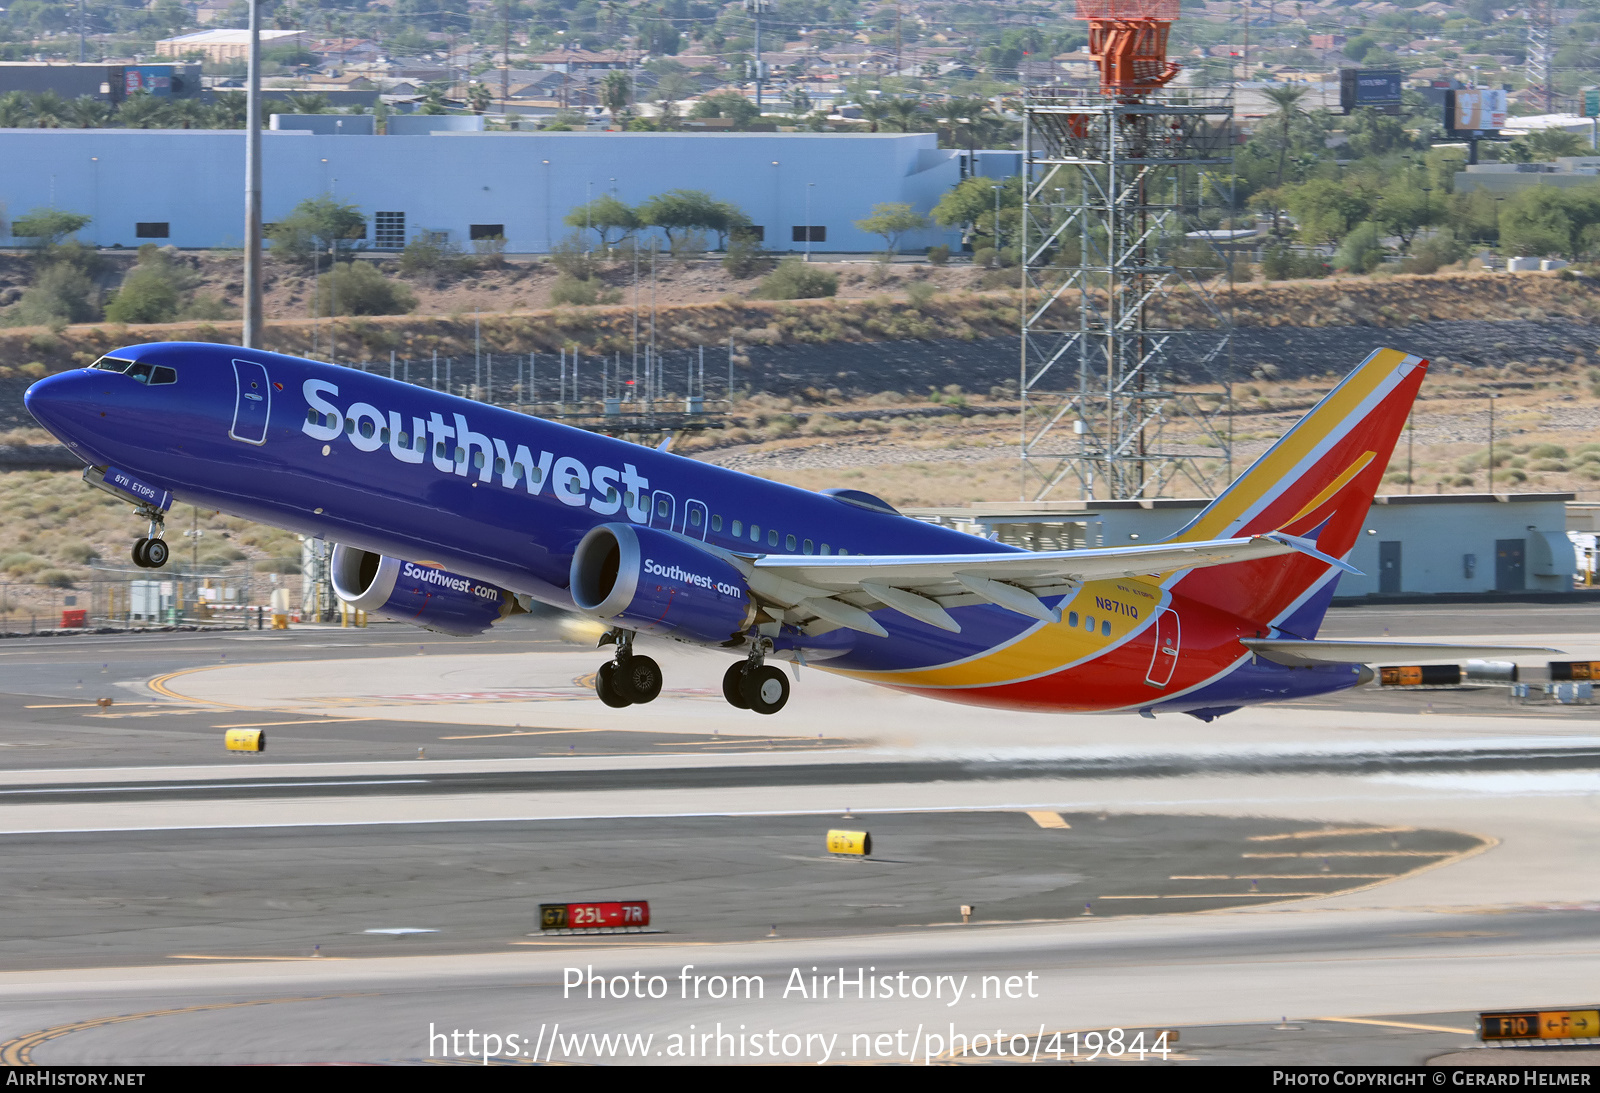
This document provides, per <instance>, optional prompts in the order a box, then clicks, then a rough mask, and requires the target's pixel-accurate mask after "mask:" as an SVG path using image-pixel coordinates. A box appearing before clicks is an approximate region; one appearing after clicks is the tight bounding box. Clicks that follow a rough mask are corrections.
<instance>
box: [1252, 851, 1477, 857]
mask: <svg viewBox="0 0 1600 1093" xmlns="http://www.w3.org/2000/svg"><path fill="white" fill-rule="evenodd" d="M1460 853H1461V851H1459V850H1301V851H1299V852H1296V851H1292V850H1280V851H1274V852H1272V853H1265V852H1260V851H1258V852H1255V853H1250V852H1246V853H1243V854H1240V855H1239V856H1240V857H1241V858H1448V857H1451V856H1452V855H1455V854H1460Z"/></svg>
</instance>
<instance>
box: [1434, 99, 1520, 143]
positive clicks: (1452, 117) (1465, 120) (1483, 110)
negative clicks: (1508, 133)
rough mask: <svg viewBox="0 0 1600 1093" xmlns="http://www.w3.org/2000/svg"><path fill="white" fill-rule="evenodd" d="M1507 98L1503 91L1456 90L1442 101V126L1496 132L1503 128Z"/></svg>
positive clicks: (1468, 131) (1452, 130) (1478, 131)
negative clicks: (1443, 103) (1443, 122)
mask: <svg viewBox="0 0 1600 1093" xmlns="http://www.w3.org/2000/svg"><path fill="white" fill-rule="evenodd" d="M1508 99H1509V95H1508V94H1507V92H1505V91H1498V90H1489V89H1482V90H1460V91H1457V92H1456V93H1455V94H1454V95H1452V96H1450V98H1449V100H1448V101H1446V102H1445V111H1446V113H1445V128H1446V129H1448V130H1450V131H1451V132H1452V133H1479V134H1493V133H1498V132H1499V131H1500V130H1502V129H1504V128H1505V127H1506V107H1507V106H1508V105H1509V102H1508Z"/></svg>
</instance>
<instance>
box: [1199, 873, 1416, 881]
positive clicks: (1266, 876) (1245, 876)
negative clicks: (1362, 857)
mask: <svg viewBox="0 0 1600 1093" xmlns="http://www.w3.org/2000/svg"><path fill="white" fill-rule="evenodd" d="M1399 875H1400V874H1399V873H1193V874H1181V873H1180V874H1178V875H1176V876H1171V877H1168V878H1167V879H1168V880H1381V879H1383V878H1384V877H1398V876H1399Z"/></svg>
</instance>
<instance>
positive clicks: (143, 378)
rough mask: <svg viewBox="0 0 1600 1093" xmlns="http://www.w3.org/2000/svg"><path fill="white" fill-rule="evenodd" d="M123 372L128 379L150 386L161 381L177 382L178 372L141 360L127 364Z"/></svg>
mask: <svg viewBox="0 0 1600 1093" xmlns="http://www.w3.org/2000/svg"><path fill="white" fill-rule="evenodd" d="M102 359H106V358H102ZM123 374H124V375H126V376H127V377H128V378H129V379H134V380H138V381H139V382H140V383H143V384H148V385H149V386H152V387H154V386H155V385H157V384H161V383H177V382H178V372H177V370H176V369H173V368H166V367H164V366H161V365H155V364H146V363H144V362H143V361H138V362H135V363H130V364H128V365H127V367H126V369H124V370H123Z"/></svg>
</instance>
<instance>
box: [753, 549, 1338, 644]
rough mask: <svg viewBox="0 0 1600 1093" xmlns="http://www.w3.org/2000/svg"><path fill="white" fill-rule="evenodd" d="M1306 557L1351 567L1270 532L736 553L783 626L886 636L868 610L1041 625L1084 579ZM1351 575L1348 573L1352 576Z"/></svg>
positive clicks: (951, 626)
mask: <svg viewBox="0 0 1600 1093" xmlns="http://www.w3.org/2000/svg"><path fill="white" fill-rule="evenodd" d="M1292 553H1301V554H1309V555H1311V556H1313V557H1316V558H1317V559H1319V560H1320V561H1323V562H1326V563H1327V564H1329V565H1333V566H1338V567H1340V568H1342V569H1347V570H1348V569H1350V567H1349V566H1348V565H1346V564H1345V563H1344V562H1341V561H1339V560H1338V559H1337V558H1331V557H1329V556H1328V555H1326V554H1323V553H1321V552H1320V551H1318V550H1317V549H1316V547H1315V546H1314V545H1313V544H1311V543H1310V542H1309V541H1307V540H1303V539H1299V538H1297V537H1295V536H1292V535H1284V534H1278V533H1274V534H1268V535H1256V536H1251V537H1248V538H1240V539H1213V540H1210V541H1206V542H1195V543H1157V544H1150V545H1147V546H1126V547H1106V548H1099V549H1094V550H1061V551H1037V552H1025V551H1019V552H1016V553H1011V552H1007V553H1003V554H935V555H867V554H845V555H826V556H818V555H809V554H808V555H792V554H786V555H773V554H769V555H763V556H758V557H747V556H739V555H734V556H733V560H734V562H735V564H737V565H739V567H740V568H741V569H742V570H744V572H745V575H746V578H747V580H748V581H749V584H750V590H751V592H752V593H753V594H754V595H755V597H756V598H757V599H758V600H759V601H761V602H763V603H765V604H768V605H772V606H777V607H780V608H782V609H783V611H784V617H785V621H788V622H792V623H795V624H797V625H801V626H803V627H804V629H805V630H806V632H807V633H812V634H817V633H823V632H825V631H827V630H832V629H835V628H837V627H841V626H843V627H849V628H850V629H852V630H860V631H862V632H863V633H868V634H875V635H877V636H879V637H887V636H888V632H887V631H886V630H884V628H883V626H882V625H880V624H879V623H878V622H877V621H876V620H875V619H873V618H872V617H871V615H870V614H868V612H869V611H874V610H877V609H878V608H880V607H889V608H893V609H894V610H896V611H899V612H900V613H902V614H904V615H908V616H910V617H911V618H914V619H918V620H920V621H922V622H925V623H928V624H929V625H931V626H937V627H939V628H941V629H944V630H949V631H951V632H954V633H959V632H960V630H961V626H960V624H959V623H957V622H956V620H955V619H954V618H953V617H952V616H951V615H950V613H949V611H947V610H946V609H947V608H950V607H964V606H968V605H971V604H978V603H989V604H994V605H996V606H999V607H1003V608H1006V609H1007V610H1010V611H1015V612H1017V613H1018V614H1021V615H1026V616H1028V617H1030V618H1035V619H1039V620H1041V621H1045V622H1059V621H1060V619H1061V612H1060V610H1059V609H1056V608H1052V607H1048V606H1046V605H1045V604H1044V602H1043V600H1042V597H1044V596H1060V595H1066V594H1069V593H1071V592H1073V591H1075V590H1076V588H1077V586H1078V585H1080V584H1082V583H1083V582H1084V581H1094V580H1105V579H1107V578H1115V577H1138V576H1146V575H1151V574H1159V573H1167V572H1171V571H1173V570H1178V569H1197V568H1202V567H1206V566H1216V565H1228V564H1230V563H1233V562H1245V561H1251V560H1253V559H1256V558H1271V557H1274V556H1276V555H1280V554H1292ZM1352 572H1353V571H1352Z"/></svg>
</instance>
